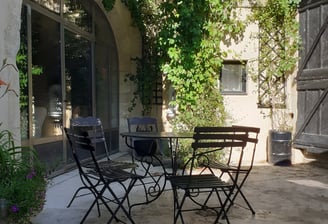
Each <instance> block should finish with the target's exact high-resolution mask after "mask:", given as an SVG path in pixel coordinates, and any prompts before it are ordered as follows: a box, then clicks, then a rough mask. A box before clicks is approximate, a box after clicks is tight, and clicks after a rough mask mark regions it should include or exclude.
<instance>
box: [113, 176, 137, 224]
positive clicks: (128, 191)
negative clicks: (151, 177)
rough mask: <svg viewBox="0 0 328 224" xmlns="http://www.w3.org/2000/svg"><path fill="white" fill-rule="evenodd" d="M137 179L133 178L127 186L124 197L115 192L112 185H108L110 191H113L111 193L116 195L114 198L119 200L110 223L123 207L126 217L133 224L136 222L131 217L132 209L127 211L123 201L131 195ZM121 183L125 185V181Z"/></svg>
mask: <svg viewBox="0 0 328 224" xmlns="http://www.w3.org/2000/svg"><path fill="white" fill-rule="evenodd" d="M136 181H137V179H133V180H131V181H130V183H129V186H128V188H126V191H125V195H124V197H122V198H121V199H119V198H118V197H117V196H116V194H115V192H114V191H113V190H112V188H110V186H107V189H108V190H109V192H110V193H111V195H112V196H113V197H114V200H115V201H116V202H117V207H116V209H115V210H114V212H113V214H112V217H111V218H110V219H109V220H108V224H109V223H111V222H112V221H113V218H116V213H117V212H118V211H119V210H120V209H122V211H123V212H124V213H125V215H126V217H127V218H128V219H129V220H130V222H131V223H132V224H134V223H135V222H134V221H133V219H132V217H131V213H130V210H129V211H127V209H126V208H124V206H123V203H124V201H125V200H128V196H129V193H130V191H131V190H132V188H133V186H134V185H135V183H136ZM120 184H121V185H123V183H120Z"/></svg>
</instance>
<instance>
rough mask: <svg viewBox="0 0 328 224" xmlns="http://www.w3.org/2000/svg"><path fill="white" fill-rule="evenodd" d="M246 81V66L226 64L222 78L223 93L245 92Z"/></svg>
mask: <svg viewBox="0 0 328 224" xmlns="http://www.w3.org/2000/svg"><path fill="white" fill-rule="evenodd" d="M245 80H246V79H245V65H243V64H240V63H239V64H238V63H224V65H223V68H222V72H221V77H220V81H221V91H222V92H239V93H240V92H245V91H246V85H245Z"/></svg>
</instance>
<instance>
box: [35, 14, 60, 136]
mask: <svg viewBox="0 0 328 224" xmlns="http://www.w3.org/2000/svg"><path fill="white" fill-rule="evenodd" d="M32 29H33V32H32V61H33V65H38V66H40V67H41V68H42V73H40V74H39V75H32V81H33V99H32V110H33V111H32V113H33V133H32V135H33V136H34V137H35V138H40V137H48V136H56V135H61V134H62V131H61V128H60V125H61V122H62V107H61V103H62V90H61V84H62V83H61V69H60V42H59V41H58V40H59V38H60V26H59V23H57V22H56V21H54V20H51V19H50V18H49V17H47V16H45V15H42V14H40V13H38V12H36V11H32Z"/></svg>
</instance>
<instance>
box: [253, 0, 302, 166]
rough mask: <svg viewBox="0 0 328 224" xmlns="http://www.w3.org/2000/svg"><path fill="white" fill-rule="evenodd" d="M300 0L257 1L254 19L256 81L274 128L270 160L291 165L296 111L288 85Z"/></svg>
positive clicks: (292, 66)
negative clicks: (256, 28) (291, 107)
mask: <svg viewBox="0 0 328 224" xmlns="http://www.w3.org/2000/svg"><path fill="white" fill-rule="evenodd" d="M299 2H300V0H266V1H261V2H259V1H256V3H254V6H253V7H252V8H253V13H252V16H251V21H253V22H256V23H257V24H258V25H259V36H258V38H259V65H258V73H257V74H256V76H254V77H255V78H256V80H257V81H258V89H259V94H258V95H259V99H258V101H259V107H261V108H267V109H268V111H266V113H265V115H266V116H268V117H269V118H270V121H271V130H270V131H269V137H268V161H269V163H272V164H275V165H277V164H290V162H291V161H290V154H291V153H290V151H291V141H292V127H293V125H292V123H291V119H292V118H293V114H292V113H290V112H289V108H288V102H287V100H286V99H287V93H286V85H288V82H287V81H288V78H289V77H290V76H291V75H292V74H293V73H294V71H295V68H296V64H297V61H298V57H297V56H296V53H297V51H298V47H299V40H300V38H299V34H298V22H297V18H296V16H297V7H298V4H299Z"/></svg>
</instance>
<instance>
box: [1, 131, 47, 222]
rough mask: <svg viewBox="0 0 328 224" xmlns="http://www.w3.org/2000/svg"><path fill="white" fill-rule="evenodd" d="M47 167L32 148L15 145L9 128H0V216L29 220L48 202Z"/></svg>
mask: <svg viewBox="0 0 328 224" xmlns="http://www.w3.org/2000/svg"><path fill="white" fill-rule="evenodd" d="M46 187H47V179H46V178H45V168H44V166H43V165H42V164H41V163H40V161H39V160H38V158H37V155H36V152H35V150H34V149H32V148H26V147H18V146H15V144H14V140H13V136H12V134H11V133H10V132H9V131H8V130H2V131H1V132H0V202H1V205H0V209H1V211H0V215H1V216H5V217H1V218H0V220H1V221H3V220H5V223H18V224H25V223H30V218H31V217H32V216H33V215H35V214H37V213H38V212H40V211H41V210H42V208H43V205H44V202H45V192H46Z"/></svg>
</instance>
